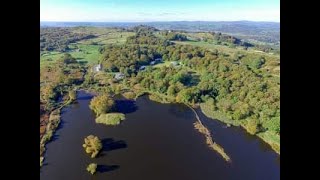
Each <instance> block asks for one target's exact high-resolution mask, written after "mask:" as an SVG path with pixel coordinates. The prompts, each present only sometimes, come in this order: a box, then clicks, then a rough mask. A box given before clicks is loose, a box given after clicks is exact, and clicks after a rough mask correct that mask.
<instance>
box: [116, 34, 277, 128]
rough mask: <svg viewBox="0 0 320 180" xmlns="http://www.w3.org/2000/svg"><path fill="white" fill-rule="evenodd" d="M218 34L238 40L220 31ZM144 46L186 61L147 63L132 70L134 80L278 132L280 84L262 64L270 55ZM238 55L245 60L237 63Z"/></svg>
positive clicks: (177, 46)
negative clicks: (155, 65)
mask: <svg viewBox="0 0 320 180" xmlns="http://www.w3.org/2000/svg"><path fill="white" fill-rule="evenodd" d="M216 37H220V40H221V38H222V39H223V38H226V39H223V40H225V41H230V42H236V41H237V40H234V39H232V38H230V37H224V36H221V34H218V35H216ZM146 48H147V50H146V51H150V52H155V53H156V54H157V55H159V56H162V58H163V59H164V60H177V61H180V62H182V64H183V67H181V68H174V67H162V68H159V69H152V68H148V69H147V70H145V71H140V72H138V73H137V74H136V75H133V76H131V79H130V86H132V87H133V86H135V85H136V84H139V85H140V86H142V87H143V88H145V89H147V90H149V91H153V92H157V93H161V94H165V95H168V96H173V97H175V99H176V101H178V102H184V103H189V104H194V103H206V104H207V105H208V106H207V107H209V108H210V110H212V111H219V112H221V113H222V114H224V115H225V117H227V118H228V119H231V120H233V121H242V122H244V124H246V126H247V128H248V131H249V132H251V133H252V134H255V133H258V132H260V131H266V130H270V131H273V132H275V133H277V134H280V125H279V124H280V123H279V122H280V120H279V118H280V93H279V89H280V86H279V84H278V83H276V81H275V80H274V79H272V78H269V76H266V73H267V72H266V71H264V70H263V69H262V67H263V66H264V64H265V63H266V62H267V61H268V60H269V59H268V57H263V56H261V55H258V54H257V55H250V56H248V55H245V54H239V53H238V54H234V55H233V56H232V55H227V56H226V55H225V54H224V53H221V52H218V51H209V50H206V49H204V48H200V47H194V46H188V45H177V44H173V45H168V46H162V45H161V44H158V46H156V47H154V46H150V47H146ZM127 53H130V52H127ZM131 53H132V52H131ZM127 57H128V59H130V57H129V56H127ZM239 60H241V63H234V62H235V61H239ZM120 61H121V60H120ZM126 61H128V60H126ZM133 61H134V60H133ZM119 64H121V62H119ZM186 69H189V70H191V71H196V72H199V73H200V79H199V82H198V83H193V84H192V85H190V80H192V79H193V78H194V77H192V76H190V72H187V71H186Z"/></svg>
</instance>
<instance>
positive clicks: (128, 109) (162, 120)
mask: <svg viewBox="0 0 320 180" xmlns="http://www.w3.org/2000/svg"><path fill="white" fill-rule="evenodd" d="M77 96H78V99H77V102H76V103H75V104H72V105H71V106H69V107H66V108H64V109H63V110H62V115H61V124H60V126H59V128H58V130H57V131H56V133H55V135H54V137H53V140H52V142H49V143H48V144H47V150H46V153H45V161H44V165H43V167H42V168H41V169H40V179H42V180H87V179H96V180H99V179H112V180H129V179H139V180H151V179H152V180H171V179H172V180H173V179H174V180H182V179H183V180H199V179H201V180H209V179H210V180H212V179H214V180H226V179H245V180H264V179H265V180H276V179H280V156H279V155H277V154H276V153H275V152H273V151H272V149H271V148H270V147H269V146H268V145H267V144H265V143H264V142H263V141H262V140H260V139H259V138H258V137H256V136H252V135H249V134H248V133H246V132H245V131H244V130H243V129H241V128H239V127H230V128H225V124H223V123H221V122H219V121H217V120H213V119H210V118H207V117H205V116H204V114H203V113H201V110H197V112H198V114H199V117H200V119H201V120H202V121H203V123H204V125H205V126H207V127H208V129H210V131H211V132H212V136H213V138H214V140H215V141H216V142H217V143H218V144H220V145H221V146H222V147H223V148H224V150H225V152H226V153H227V154H228V155H229V156H230V158H231V160H232V162H231V163H227V162H226V161H225V160H224V159H223V158H222V157H221V156H220V155H219V154H218V153H216V152H214V151H212V150H211V149H209V148H208V146H207V145H206V143H205V137H204V136H203V135H202V134H200V133H199V132H198V131H197V130H195V129H194V127H193V122H195V121H196V118H195V115H194V114H193V112H192V111H191V110H190V109H189V108H188V107H186V106H184V105H182V104H160V103H157V102H153V101H150V100H149V99H148V97H147V96H142V97H140V98H138V99H137V101H129V100H122V99H119V100H117V102H116V105H117V109H118V111H120V112H123V113H125V114H126V120H124V121H123V122H122V123H121V124H120V125H118V126H114V127H110V126H106V125H103V124H97V123H95V116H94V114H93V112H92V111H91V110H90V109H89V103H90V99H91V98H92V95H90V94H88V93H86V92H84V91H80V92H78V95H77ZM90 134H92V135H96V136H98V137H99V138H100V139H101V140H102V143H103V150H102V151H101V153H100V155H98V157H97V158H95V159H91V158H90V156H89V155H88V154H86V153H85V151H84V148H83V147H82V144H83V143H84V138H85V137H86V136H88V135H90ZM92 162H94V163H97V164H98V171H97V173H96V174H95V175H91V174H89V173H88V172H87V171H86V167H87V165H88V164H89V163H92Z"/></svg>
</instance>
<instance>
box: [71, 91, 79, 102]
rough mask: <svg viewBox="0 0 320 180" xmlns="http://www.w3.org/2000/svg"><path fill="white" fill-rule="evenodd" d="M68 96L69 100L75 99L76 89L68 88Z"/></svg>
mask: <svg viewBox="0 0 320 180" xmlns="http://www.w3.org/2000/svg"><path fill="white" fill-rule="evenodd" d="M69 98H70V101H74V100H76V98H77V93H76V91H74V90H70V91H69Z"/></svg>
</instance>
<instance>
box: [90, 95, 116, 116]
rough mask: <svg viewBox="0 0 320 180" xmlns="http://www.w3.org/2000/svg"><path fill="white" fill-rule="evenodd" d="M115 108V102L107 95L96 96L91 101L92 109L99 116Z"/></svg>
mask: <svg viewBox="0 0 320 180" xmlns="http://www.w3.org/2000/svg"><path fill="white" fill-rule="evenodd" d="M113 106H114V100H113V99H111V98H110V97H109V96H108V95H105V94H104V95H99V96H96V97H94V98H93V99H92V100H91V101H90V109H92V110H93V111H94V112H95V114H96V115H97V116H99V115H100V114H103V113H107V112H110V111H111V109H112V107H113Z"/></svg>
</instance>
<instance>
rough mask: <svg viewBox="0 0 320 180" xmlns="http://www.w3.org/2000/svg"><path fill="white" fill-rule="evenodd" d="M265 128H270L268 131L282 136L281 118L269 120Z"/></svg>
mask: <svg viewBox="0 0 320 180" xmlns="http://www.w3.org/2000/svg"><path fill="white" fill-rule="evenodd" d="M265 127H266V128H268V130H270V131H273V132H275V133H276V134H280V117H274V118H271V119H269V120H268V121H267V122H266V123H265Z"/></svg>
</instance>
